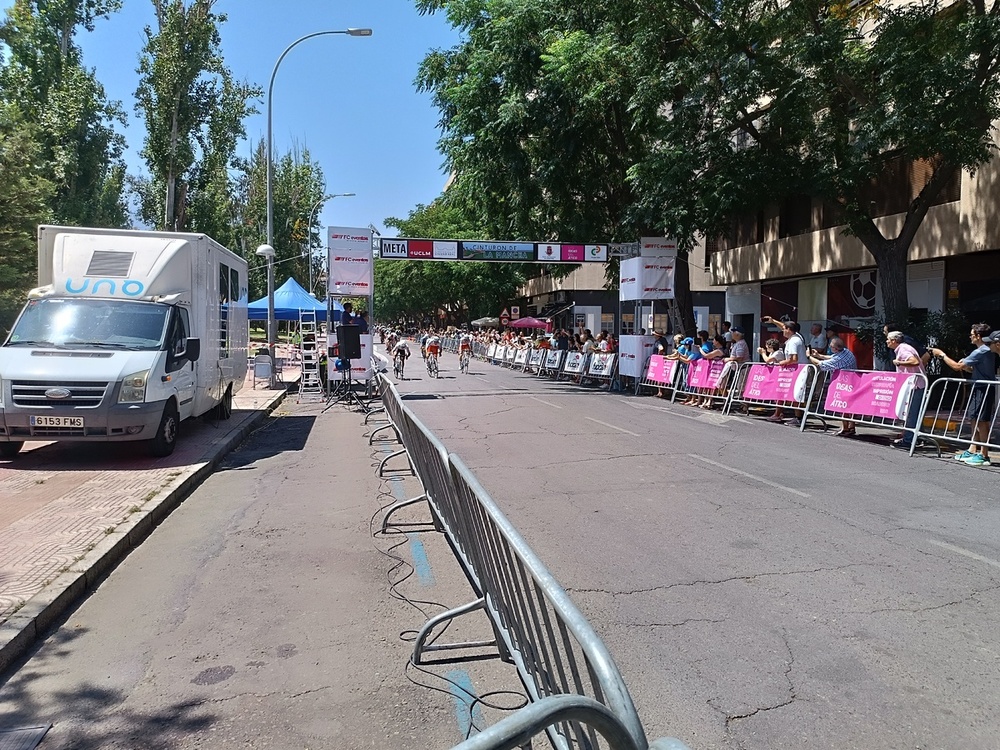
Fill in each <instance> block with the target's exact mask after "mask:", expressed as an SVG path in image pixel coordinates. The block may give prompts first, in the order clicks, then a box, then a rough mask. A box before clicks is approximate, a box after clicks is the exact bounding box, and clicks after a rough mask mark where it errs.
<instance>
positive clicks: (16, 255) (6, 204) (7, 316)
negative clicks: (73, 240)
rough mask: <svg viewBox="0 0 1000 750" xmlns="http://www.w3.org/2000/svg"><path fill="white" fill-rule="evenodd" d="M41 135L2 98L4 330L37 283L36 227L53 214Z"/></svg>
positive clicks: (0, 295) (0, 296)
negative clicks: (51, 212) (50, 207)
mask: <svg viewBox="0 0 1000 750" xmlns="http://www.w3.org/2000/svg"><path fill="white" fill-rule="evenodd" d="M43 152H44V146H43V144H42V141H41V135H40V134H39V133H38V132H37V128H35V127H34V126H33V125H31V124H30V123H26V122H24V120H23V119H22V118H21V115H20V112H19V111H18V110H17V108H15V107H13V106H11V105H10V104H3V103H0V332H2V333H3V334H4V336H6V333H7V331H8V330H9V329H10V326H11V324H12V323H13V321H14V317H15V315H16V314H17V311H18V309H19V308H20V307H21V305H23V304H24V295H25V294H26V293H27V291H28V290H29V289H31V288H32V287H33V286H35V282H36V278H37V277H36V275H35V274H36V270H35V259H36V258H37V253H36V252H35V228H36V227H37V225H38V224H41V223H44V222H45V221H46V220H47V219H48V218H49V217H50V209H49V202H50V200H51V198H52V194H53V192H54V188H53V185H52V183H51V182H49V180H48V179H47V177H46V176H45V160H44V158H43V156H42V154H43Z"/></svg>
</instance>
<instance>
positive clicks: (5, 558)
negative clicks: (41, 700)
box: [0, 366, 298, 645]
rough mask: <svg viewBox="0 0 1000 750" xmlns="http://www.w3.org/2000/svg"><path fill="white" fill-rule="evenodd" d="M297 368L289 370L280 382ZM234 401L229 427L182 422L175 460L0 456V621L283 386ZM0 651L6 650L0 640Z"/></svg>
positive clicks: (36, 446) (135, 448) (132, 455)
mask: <svg viewBox="0 0 1000 750" xmlns="http://www.w3.org/2000/svg"><path fill="white" fill-rule="evenodd" d="M297 377H298V372H297V371H295V370H292V369H291V368H289V367H288V366H286V368H285V371H284V374H283V378H284V380H285V382H292V381H294V380H295V379H297ZM251 384H252V377H248V378H247V382H246V386H245V387H244V388H243V389H242V390H241V391H239V392H238V393H237V394H236V397H235V398H234V408H233V416H232V418H231V419H229V420H227V421H225V422H213V421H210V420H207V419H196V420H188V421H187V422H185V423H183V424H182V425H181V432H180V436H179V438H178V443H177V448H176V449H175V450H174V453H173V454H172V455H171V456H168V457H166V458H159V459H154V458H150V457H148V456H146V455H145V450H144V446H143V445H142V444H140V443H103V444H80V443H76V444H74V443H40V442H39V443H26V444H25V446H24V449H23V450H22V452H21V454H20V455H19V456H17V457H16V458H15V459H13V460H0V625H3V623H5V622H6V621H8V620H9V619H10V617H11V616H12V615H13V614H14V613H15V612H17V611H18V610H19V609H21V607H23V606H24V605H25V604H26V603H27V602H28V601H30V600H31V599H32V597H35V596H37V595H39V594H40V593H42V592H43V591H45V589H46V587H48V586H49V584H50V583H52V581H53V580H55V579H56V578H58V577H59V576H60V575H61V574H62V573H65V572H66V571H68V570H70V569H71V568H72V567H73V566H74V565H75V564H76V563H81V565H85V564H86V562H87V560H86V556H87V554H88V553H89V552H91V551H92V550H94V549H95V548H96V547H97V546H98V545H99V543H100V542H101V541H102V540H103V539H104V538H105V537H107V536H108V535H109V534H111V533H112V532H114V531H116V530H120V529H122V527H127V525H128V524H129V523H130V521H131V520H132V517H133V516H138V515H141V514H144V513H147V512H149V511H150V509H151V508H154V507H155V506H156V505H157V504H158V503H160V502H162V501H163V500H165V499H166V498H167V497H168V496H170V495H171V494H172V493H174V492H176V491H177V490H178V489H179V488H180V487H181V485H183V484H184V482H185V481H186V480H187V479H189V478H190V477H191V476H192V475H194V474H195V472H196V471H198V470H199V469H200V468H201V467H203V466H204V465H205V464H206V463H207V462H210V461H211V460H212V459H213V458H214V457H216V455H217V454H218V453H219V452H220V450H221V446H224V445H225V444H226V442H227V439H228V438H230V437H231V436H233V434H234V433H239V432H240V431H242V430H244V429H246V428H247V427H248V425H249V424H251V423H252V421H253V420H255V419H257V418H259V416H260V414H261V411H262V410H265V409H268V408H271V407H272V406H273V405H274V404H275V403H277V402H278V401H280V400H281V398H282V397H283V395H284V391H283V390H269V389H266V388H261V384H260V383H259V382H258V384H257V388H256V389H253V388H251V387H250V386H251ZM0 645H2V644H0Z"/></svg>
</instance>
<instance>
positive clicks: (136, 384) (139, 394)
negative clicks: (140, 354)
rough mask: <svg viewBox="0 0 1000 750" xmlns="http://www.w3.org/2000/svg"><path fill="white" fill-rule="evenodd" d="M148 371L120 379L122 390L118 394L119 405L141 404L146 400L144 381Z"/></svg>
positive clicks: (134, 373)
mask: <svg viewBox="0 0 1000 750" xmlns="http://www.w3.org/2000/svg"><path fill="white" fill-rule="evenodd" d="M148 378H149V370H143V371H142V372H133V373H132V374H131V375H126V376H125V377H124V378H122V389H121V392H120V393H119V394H118V403H119V404H141V403H142V402H143V401H145V400H146V380H147V379H148Z"/></svg>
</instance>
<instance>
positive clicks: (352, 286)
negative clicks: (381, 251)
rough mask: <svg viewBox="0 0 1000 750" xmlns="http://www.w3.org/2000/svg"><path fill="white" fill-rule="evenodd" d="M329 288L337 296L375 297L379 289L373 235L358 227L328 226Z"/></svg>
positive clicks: (368, 230)
mask: <svg viewBox="0 0 1000 750" xmlns="http://www.w3.org/2000/svg"><path fill="white" fill-rule="evenodd" d="M327 247H328V248H329V250H328V252H329V255H328V257H327V278H328V279H329V283H328V284H327V288H328V290H329V293H330V294H331V295H333V296H336V297H371V296H372V291H373V289H374V287H375V264H374V263H373V261H372V233H371V230H370V229H359V228H357V227H327Z"/></svg>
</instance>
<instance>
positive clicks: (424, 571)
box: [382, 448, 434, 586]
mask: <svg viewBox="0 0 1000 750" xmlns="http://www.w3.org/2000/svg"><path fill="white" fill-rule="evenodd" d="M382 452H383V453H391V452H392V451H391V450H386V449H385V448H383V449H382ZM389 487H390V489H391V491H392V496H393V497H394V498H396V500H398V501H400V502H402V501H403V500H406V499H407V497H406V494H405V493H404V492H403V483H402V482H397V481H393V480H389ZM406 539H407V541H408V542H409V543H410V558H411V559H412V560H413V569H414V570H415V571H416V573H417V579H418V580H419V581H420V585H421V586H433V585H434V572H433V571H432V570H431V561H430V560H429V559H427V548H426V547H424V543H423V542H422V541H420V539H419V537H417V535H416V534H407V535H406Z"/></svg>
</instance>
